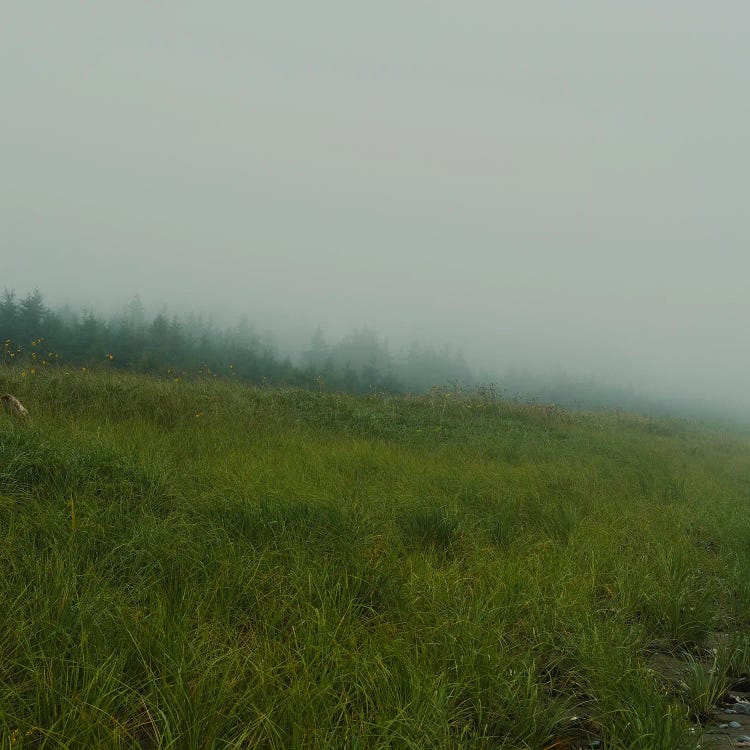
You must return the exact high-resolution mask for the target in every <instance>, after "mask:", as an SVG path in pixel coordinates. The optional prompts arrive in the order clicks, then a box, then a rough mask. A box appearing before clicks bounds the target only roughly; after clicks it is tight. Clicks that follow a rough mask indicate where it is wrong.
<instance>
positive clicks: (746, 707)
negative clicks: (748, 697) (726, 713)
mask: <svg viewBox="0 0 750 750" xmlns="http://www.w3.org/2000/svg"><path fill="white" fill-rule="evenodd" d="M732 710H733V711H734V712H735V713H736V714H749V715H750V703H748V702H747V701H738V702H737V703H735V704H734V705H733V706H732Z"/></svg>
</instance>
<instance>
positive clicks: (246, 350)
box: [0, 289, 475, 393]
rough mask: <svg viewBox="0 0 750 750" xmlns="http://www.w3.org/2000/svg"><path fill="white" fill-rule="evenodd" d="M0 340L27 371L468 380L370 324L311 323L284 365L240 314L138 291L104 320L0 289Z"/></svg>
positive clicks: (269, 340) (384, 381)
mask: <svg viewBox="0 0 750 750" xmlns="http://www.w3.org/2000/svg"><path fill="white" fill-rule="evenodd" d="M0 340H2V342H3V353H2V354H3V362H4V363H5V364H6V365H8V366H13V367H19V368H26V369H33V370H36V369H37V368H45V367H53V366H61V365H63V366H76V367H97V366H107V367H114V368H123V369H128V370H132V371H137V372H143V373H149V374H162V375H170V376H173V377H181V376H185V375H207V376H224V377H234V378H240V379H242V380H245V381H247V382H251V383H268V384H274V385H295V386H303V387H311V388H329V389H335V390H343V391H347V392H352V393H366V392H371V391H382V392H388V393H402V392H424V391H426V390H429V389H430V388H431V387H432V386H433V385H436V384H437V385H441V386H442V385H446V384H448V383H451V382H454V383H461V384H462V385H463V386H469V387H470V386H472V385H473V384H474V382H475V377H474V374H473V373H472V371H471V369H470V368H469V366H468V364H467V363H466V361H465V359H464V357H463V355H462V354H461V353H460V352H459V351H457V350H455V349H452V348H450V347H444V348H442V349H440V350H438V349H435V348H433V347H430V346H424V345H421V344H418V343H414V344H412V346H411V347H409V348H408V349H407V350H405V351H403V352H399V353H398V354H397V355H394V354H393V353H392V352H391V351H390V348H389V345H388V343H387V341H385V339H383V338H382V337H381V336H380V335H378V333H377V332H375V331H374V330H372V329H369V328H364V329H360V330H356V331H353V332H352V333H350V334H348V335H347V336H345V337H343V338H342V339H340V340H338V341H334V342H329V341H327V340H326V338H325V337H324V335H323V332H322V331H321V330H320V329H318V330H317V331H316V332H315V334H314V335H313V336H312V338H311V340H310V343H309V347H308V348H307V349H306V350H305V351H304V352H303V353H302V355H301V356H300V357H298V358H297V359H296V361H293V360H292V358H291V356H289V355H288V354H284V353H282V352H279V351H278V348H277V346H276V345H275V343H274V341H273V337H272V336H271V335H270V334H260V333H258V332H257V331H256V329H255V328H254V326H253V325H252V323H251V322H250V321H249V320H248V319H247V318H246V317H244V318H242V319H240V320H239V321H238V322H237V323H236V324H235V325H232V326H229V327H225V328H220V327H219V326H217V325H216V324H215V323H213V322H212V321H211V320H208V319H206V318H204V317H202V316H200V315H187V316H182V317H180V316H176V315H173V316H169V315H168V314H167V313H165V312H160V313H158V314H156V315H154V316H148V315H147V314H146V311H145V308H144V305H143V303H142V302H141V300H140V299H139V298H138V297H135V298H134V299H133V300H132V302H130V303H129V304H128V305H127V306H126V307H125V309H123V310H122V311H121V312H120V313H119V314H117V315H114V316H111V317H109V318H105V317H103V316H100V315H97V314H95V313H94V312H93V311H90V310H86V311H80V310H75V309H72V308H70V307H65V308H61V309H52V308H51V307H49V306H48V305H47V304H46V303H45V301H44V297H43V296H42V294H41V292H39V291H38V290H34V291H32V292H30V293H28V294H27V295H26V296H24V297H19V296H18V295H17V294H16V293H15V292H14V291H13V290H7V289H6V290H5V291H4V292H3V294H2V296H1V297H0Z"/></svg>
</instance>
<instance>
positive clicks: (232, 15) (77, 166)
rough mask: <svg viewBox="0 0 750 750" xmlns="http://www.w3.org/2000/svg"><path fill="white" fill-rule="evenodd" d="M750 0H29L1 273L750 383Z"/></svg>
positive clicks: (12, 8) (23, 14)
mask: <svg viewBox="0 0 750 750" xmlns="http://www.w3.org/2000/svg"><path fill="white" fill-rule="evenodd" d="M749 22H750V9H749V8H748V6H747V4H746V3H741V2H717V3H707V2H705V1H704V0H703V1H701V2H690V1H689V0H679V1H678V0H660V1H659V2H657V3H654V2H641V1H639V0H635V1H632V2H627V3H626V2H606V1H605V0H587V1H585V2H581V1H576V0H569V2H565V3H562V2H544V3H542V2H537V3H533V2H524V3H521V2H514V3H508V2H500V1H499V0H495V2H462V3H459V2H450V3H449V2H426V1H419V2H417V1H411V2H410V1H409V0H399V1H398V2H395V1H393V0H385V1H382V0H381V1H380V2H377V3H357V2H351V0H349V1H348V2H327V1H326V0H321V1H319V2H315V3H302V2H294V3H291V2H274V3H254V2H227V1H218V2H210V3H209V2H181V3H166V2H141V1H139V0H129V2H127V3H124V2H97V3H93V2H81V1H76V0H66V2H57V1H55V2H50V1H49V0H36V2H33V3H32V2H15V1H11V2H8V1H7V0H6V2H5V3H3V4H2V23H1V24H0V95H1V96H2V117H0V175H1V177H0V226H2V232H3V236H2V245H0V256H2V281H1V282H0V286H2V285H8V286H11V287H15V288H17V289H18V290H19V291H25V290H28V289H29V288H31V287H34V286H38V287H39V288H40V289H42V291H43V292H45V294H46V295H47V297H48V298H50V299H52V300H53V301H57V300H69V301H72V302H79V301H80V302H92V303H98V304H104V303H107V302H108V301H110V300H115V301H117V302H119V301H121V300H124V299H127V298H129V297H130V296H131V295H132V294H133V293H135V292H140V293H141V295H142V296H143V298H144V299H145V300H146V301H148V302H152V303H159V302H161V301H162V300H166V301H168V302H169V303H170V304H172V305H174V306H184V305H186V304H189V305H191V306H192V307H194V308H197V309H202V310H208V311H210V310H228V311H235V310H236V311H244V310H247V311H250V312H251V313H256V314H258V315H260V316H262V317H264V319H266V320H268V319H273V318H274V317H278V318H279V319H284V320H285V321H286V322H287V323H288V322H289V321H292V322H294V321H295V320H298V321H300V323H301V324H302V323H304V325H311V324H314V323H318V322H320V323H321V324H323V325H324V327H326V328H327V329H328V330H329V331H331V332H332V333H336V332H341V331H343V330H345V329H349V328H351V327H352V326H354V325H360V324H371V325H373V326H375V327H376V328H378V329H379V330H381V331H382V332H383V333H384V334H386V335H388V336H389V337H390V338H392V339H396V340H399V339H401V338H404V337H408V336H411V335H412V334H418V335H420V336H426V337H430V338H433V339H436V340H449V341H453V342H457V343H461V344H463V346H464V349H465V350H466V352H467V354H469V355H470V356H471V358H472V359H475V360H476V359H477V358H478V357H479V356H480V355H481V356H482V357H483V359H484V360H485V361H487V362H491V361H499V362H501V363H503V364H506V363H507V364H511V363H513V364H521V365H524V364H528V365H530V366H533V367H536V368H544V367H548V366H550V367H551V366H554V367H563V368H564V369H567V370H569V371H570V372H573V373H585V374H588V373H592V372H593V373H601V374H603V375H606V376H609V377H613V378H617V379H619V380H621V381H626V382H627V381H632V382H634V383H636V384H639V385H641V384H643V385H644V386H648V385H649V384H650V385H651V386H652V387H653V388H654V389H655V390H658V391H668V390H671V389H675V390H680V391H681V392H695V393H701V392H706V391H709V392H719V393H721V394H722V395H723V396H724V397H732V398H738V399H744V404H745V405H750V394H748V395H745V388H746V384H747V382H748V379H749V376H750V352H749V351H748V346H747V344H746V341H747V336H746V334H745V328H746V325H747V320H748V313H749V312H750V303H749V302H748V295H747V287H748V276H749V273H748V272H749V271H750V257H749V255H748V235H750V231H749V230H748V224H747V219H746V216H745V214H746V210H745V205H744V204H745V201H746V180H747V176H748V174H749V173H750V172H749V170H748V167H749V166H750V164H749V162H750V158H749V156H748V154H749V153H750V152H749V150H748V148H747V144H746V140H747V137H748V136H747V134H748V133H749V132H750V116H749V115H750V103H749V101H750V100H749V99H748V95H747V91H748V84H749V83H750V75H749V74H750V56H749V55H748V54H747V52H746V46H747V43H746V36H747V27H748V23H749Z"/></svg>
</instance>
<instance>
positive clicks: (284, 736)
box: [0, 371, 750, 750]
mask: <svg viewBox="0 0 750 750" xmlns="http://www.w3.org/2000/svg"><path fill="white" fill-rule="evenodd" d="M6 390H8V391H11V392H13V393H15V394H16V395H17V396H19V398H21V400H22V401H23V402H24V403H25V404H26V405H27V406H28V408H29V409H30V411H31V412H32V414H33V417H34V423H33V426H32V427H30V428H27V427H22V426H18V425H14V423H13V422H12V421H11V420H10V418H8V417H7V416H3V415H0V531H1V533H2V535H3V540H2V545H1V546H0V597H1V599H2V601H3V603H4V606H3V607H2V608H0V734H1V735H2V738H3V739H2V741H0V747H9V746H11V745H13V746H14V747H38V746H44V747H90V748H93V747H106V748H108V747H113V748H114V747H122V748H130V747H160V748H166V747H174V748H223V747H255V746H260V747H277V748H285V747H297V746H299V747H351V748H370V747H483V748H491V747H504V748H543V747H555V748H563V747H567V746H568V745H565V744H563V743H562V742H561V741H560V742H557V741H558V740H561V738H565V737H568V736H573V734H574V732H573V728H572V725H571V722H570V717H571V716H572V715H573V714H578V715H579V716H580V715H583V716H586V717H587V719H588V720H589V723H588V724H587V725H586V726H589V727H590V728H591V729H592V730H594V731H595V732H596V735H597V736H599V737H602V738H604V739H605V740H607V741H608V744H607V747H608V748H643V750H647V749H648V750H653V749H656V748H663V749H664V750H667V749H669V750H673V749H674V748H675V747H682V746H683V744H684V743H686V742H687V739H686V738H687V737H688V734H687V732H686V730H687V727H688V726H689V723H688V721H687V719H686V706H685V704H684V703H683V702H681V701H678V700H677V699H676V698H677V696H676V694H675V689H674V686H670V685H668V684H666V683H664V682H663V681H662V680H661V679H660V678H659V676H658V675H657V674H656V673H654V672H653V671H652V670H650V669H649V668H648V664H649V655H650V654H652V653H654V652H656V651H664V650H671V651H673V652H683V651H687V652H690V653H692V654H695V655H698V656H700V654H701V653H702V648H703V647H705V645H706V644H707V643H710V642H714V643H715V642H716V636H715V634H716V633H727V634H729V636H728V637H727V638H726V639H724V640H723V641H721V642H722V643H727V644H729V645H728V646H727V647H726V648H720V649H719V653H718V661H717V665H716V669H715V670H714V671H712V672H710V673H709V672H706V671H705V669H704V668H703V667H702V666H701V663H700V661H697V662H694V663H693V666H694V669H693V673H691V677H690V679H687V680H686V684H685V685H684V686H683V688H682V690H683V692H684V693H685V697H686V698H687V699H688V700H689V701H690V703H691V706H692V708H693V710H694V711H696V712H698V713H699V712H700V710H701V707H702V706H703V704H705V703H706V701H708V700H709V698H708V697H707V696H708V694H709V692H710V690H711V689H714V688H716V684H717V683H721V684H723V682H722V680H723V675H724V674H725V672H727V671H732V672H734V673H740V672H742V671H743V670H746V669H747V668H748V666H750V649H748V648H747V645H746V641H745V639H744V637H743V635H742V634H743V633H745V632H747V625H748V622H749V618H750V576H749V575H748V572H749V571H750V545H748V544H747V539H748V535H749V532H750V514H748V505H747V501H748V495H749V494H750V485H749V484H748V477H750V441H748V440H747V439H746V438H744V437H742V436H739V435H737V436H728V435H722V434H720V433H718V432H715V431H711V430H709V429H708V428H705V427H698V426H691V425H686V424H681V423H676V422H675V423H671V422H670V423H667V422H658V421H653V420H646V419H640V418H637V417H626V416H622V415H620V416H618V415H600V416H592V415H585V414H580V415H579V414H571V413H567V412H562V411H558V410H545V409H543V408H539V407H523V406H514V405H510V404H506V403H489V402H481V401H477V400H475V401H469V400H462V399H459V398H457V397H456V396H455V395H453V396H450V395H435V396H432V397H425V398H421V399H410V400H408V399H389V398H380V397H369V398H355V397H348V396H340V395H330V394H315V393H308V392H301V391H293V390H288V391H281V390H270V389H269V390H255V389H249V388H246V387H240V386H234V385H231V384H223V383H216V382H207V383H200V382H199V383H184V382H180V383H172V382H165V381H155V380H149V379H146V378H140V377H129V376H124V375H110V374H100V375H94V374H91V373H87V374H81V373H79V374H76V375H62V374H57V375H55V374H46V375H44V376H36V377H35V378H33V379H28V378H27V379H23V380H20V379H18V377H17V376H15V377H14V376H13V375H12V373H10V372H7V371H6V372H0V392H3V391H6ZM717 675H718V676H717ZM720 687H721V685H719V688H720ZM556 742H557V744H555V743H556ZM694 744H695V743H694V741H693V746H694ZM685 746H688V744H685Z"/></svg>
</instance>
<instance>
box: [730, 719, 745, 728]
mask: <svg viewBox="0 0 750 750" xmlns="http://www.w3.org/2000/svg"><path fill="white" fill-rule="evenodd" d="M729 726H730V728H731V729H740V728H741V727H742V724H740V722H739V721H730V722H729Z"/></svg>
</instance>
